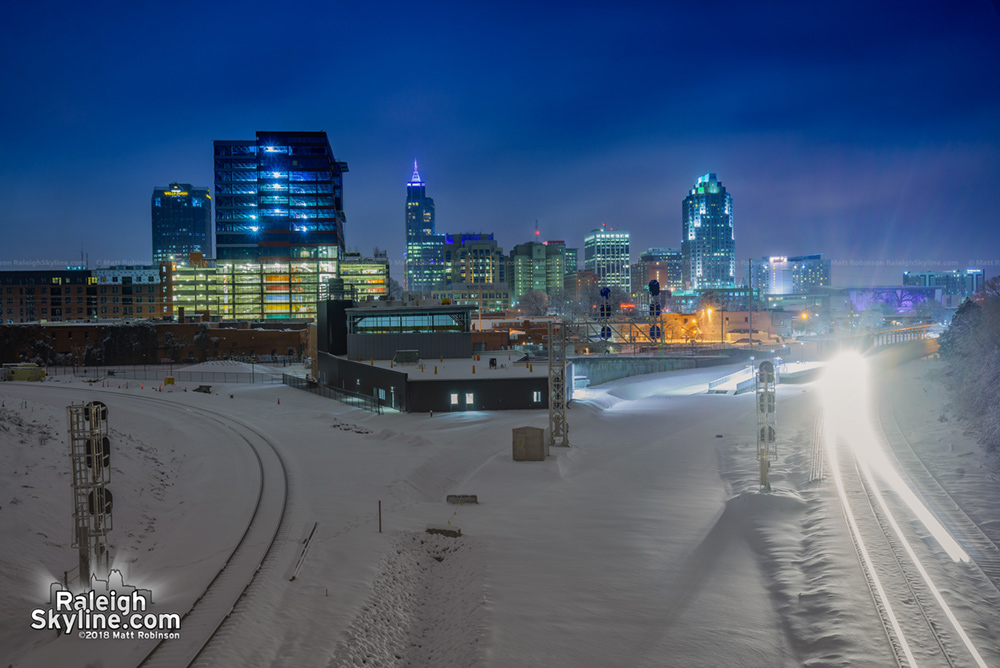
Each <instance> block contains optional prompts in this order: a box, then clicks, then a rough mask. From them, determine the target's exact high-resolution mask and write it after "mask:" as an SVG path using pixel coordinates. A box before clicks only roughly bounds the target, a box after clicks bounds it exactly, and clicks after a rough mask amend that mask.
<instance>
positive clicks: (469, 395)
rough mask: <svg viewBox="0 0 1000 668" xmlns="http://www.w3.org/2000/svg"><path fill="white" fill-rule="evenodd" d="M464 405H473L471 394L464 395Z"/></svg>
mask: <svg viewBox="0 0 1000 668" xmlns="http://www.w3.org/2000/svg"><path fill="white" fill-rule="evenodd" d="M465 403H466V404H467V405H468V404H471V403H473V398H472V392H466V393H465Z"/></svg>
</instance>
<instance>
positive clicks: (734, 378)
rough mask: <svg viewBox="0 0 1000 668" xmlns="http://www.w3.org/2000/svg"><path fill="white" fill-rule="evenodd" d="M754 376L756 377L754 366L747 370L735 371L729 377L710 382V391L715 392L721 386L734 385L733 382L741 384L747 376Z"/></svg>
mask: <svg viewBox="0 0 1000 668" xmlns="http://www.w3.org/2000/svg"><path fill="white" fill-rule="evenodd" d="M753 375H754V370H753V367H752V366H751V367H748V368H745V369H740V370H739V371H734V372H733V373H731V374H729V375H728V376H723V377H722V378H718V379H716V380H713V381H711V382H709V384H708V389H710V390H714V389H715V388H717V387H718V386H720V385H725V384H727V383H732V382H736V383H739V382H740V381H741V380H743V379H745V378H746V377H747V376H750V377H753Z"/></svg>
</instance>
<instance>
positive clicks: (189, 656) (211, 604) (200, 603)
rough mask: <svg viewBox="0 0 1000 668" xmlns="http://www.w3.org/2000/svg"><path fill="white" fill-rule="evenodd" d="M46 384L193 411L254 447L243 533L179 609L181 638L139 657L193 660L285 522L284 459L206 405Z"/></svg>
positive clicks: (162, 661) (145, 665) (247, 428)
mask: <svg viewBox="0 0 1000 668" xmlns="http://www.w3.org/2000/svg"><path fill="white" fill-rule="evenodd" d="M45 389H46V391H47V393H48V392H51V391H52V390H56V391H65V392H73V393H79V392H81V391H85V392H88V393H90V394H93V393H96V392H100V393H102V394H103V393H108V394H112V395H113V396H115V397H123V398H125V399H127V400H130V401H145V402H153V403H156V404H158V405H167V406H170V407H172V408H174V409H178V410H182V411H190V412H192V413H197V414H200V415H203V416H205V417H207V418H208V419H210V420H213V421H215V422H217V423H219V424H220V425H222V426H223V427H225V428H227V429H229V430H231V431H232V432H233V433H234V434H235V435H236V436H237V437H238V438H239V439H240V440H241V441H243V442H244V443H246V445H247V447H249V448H250V450H251V451H252V452H253V453H254V457H255V459H256V462H257V471H258V474H259V476H258V490H257V498H256V502H255V505H254V510H253V513H252V515H251V517H250V519H249V521H248V522H247V526H246V528H245V530H244V531H243V534H242V535H241V537H240V539H239V541H238V542H237V543H236V545H235V546H234V547H233V549H232V551H231V552H230V553H229V555H228V557H227V558H226V561H225V563H224V564H223V565H222V567H221V568H220V569H219V571H218V572H217V573H216V574H215V576H214V577H213V578H212V580H211V581H210V582H209V583H208V584H207V585H206V586H205V589H204V590H203V591H202V592H201V594H200V595H199V596H198V598H197V599H195V601H194V603H192V605H191V607H190V608H189V609H188V610H187V612H185V613H183V614H182V615H181V631H180V638H175V639H171V640H160V641H158V642H157V643H156V645H154V646H153V647H152V649H150V650H149V651H148V653H147V654H146V655H145V657H143V658H142V659H141V660H140V661H139V663H138V666H139V667H140V668H157V667H160V666H165V667H167V668H177V667H181V666H183V667H188V666H191V665H193V664H194V663H195V662H196V661H197V660H198V658H199V656H201V654H202V653H203V652H204V651H205V649H206V648H207V647H208V645H209V643H211V641H212V639H213V638H215V636H216V635H217V634H218V632H219V630H220V629H221V628H222V627H223V625H224V624H225V622H226V620H227V619H228V618H229V616H230V614H231V613H232V612H233V610H234V609H235V607H236V606H237V605H238V604H239V602H240V601H241V600H242V599H243V597H244V596H245V595H246V593H247V591H248V590H249V588H250V586H251V584H252V583H253V581H254V579H255V577H256V575H257V573H258V571H259V570H260V568H261V566H262V565H263V564H264V561H265V560H266V559H267V557H268V555H269V554H271V551H272V548H274V546H275V542H276V540H277V537H278V535H279V533H280V532H281V530H282V528H283V527H284V525H285V519H286V511H287V508H288V471H287V468H286V466H285V461H284V459H283V458H282V457H281V454H280V453H279V452H278V449H277V447H276V446H275V444H274V443H273V441H271V440H270V439H269V438H268V437H266V436H265V435H263V434H262V433H261V432H260V431H258V430H257V429H255V428H254V427H252V426H251V425H249V424H247V423H246V422H243V421H242V420H239V419H237V418H233V417H230V416H227V415H224V414H223V413H220V412H217V411H213V410H210V409H207V408H202V407H199V406H188V405H185V404H178V403H175V402H172V401H168V400H165V399H159V398H156V397H146V396H141V395H134V394H124V393H119V392H113V391H110V390H100V389H98V388H88V389H86V390H78V389H75V388H45ZM275 471H280V474H279V475H275V474H274V472H275Z"/></svg>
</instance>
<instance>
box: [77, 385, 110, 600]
mask: <svg viewBox="0 0 1000 668" xmlns="http://www.w3.org/2000/svg"><path fill="white" fill-rule="evenodd" d="M66 414H67V417H68V421H69V459H70V467H71V468H72V470H73V477H72V485H73V547H78V548H79V550H80V583H81V585H83V586H84V587H87V586H89V585H90V576H91V574H92V572H93V571H92V570H91V565H92V564H93V565H95V566H96V565H98V564H100V563H101V562H102V561H103V562H104V566H105V568H107V567H108V545H107V535H108V531H110V530H111V528H112V516H111V506H112V501H111V490H109V489H108V487H107V486H108V483H110V482H111V441H110V439H109V438H108V407H107V406H105V405H104V404H103V403H101V402H99V401H91V402H90V403H88V404H82V403H81V404H71V405H69V406H67V407H66ZM92 559H93V562H92V561H91V560H92Z"/></svg>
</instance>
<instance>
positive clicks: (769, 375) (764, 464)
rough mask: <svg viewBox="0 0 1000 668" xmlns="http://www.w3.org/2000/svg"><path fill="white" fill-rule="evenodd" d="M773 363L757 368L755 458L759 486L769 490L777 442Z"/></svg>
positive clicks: (766, 363) (765, 362) (762, 364)
mask: <svg viewBox="0 0 1000 668" xmlns="http://www.w3.org/2000/svg"><path fill="white" fill-rule="evenodd" d="M774 385H775V375H774V364H772V363H771V362H768V361H766V360H765V361H763V362H761V363H760V367H759V368H758V370H757V383H756V394H755V396H756V398H757V460H758V461H759V462H760V486H761V487H763V488H764V489H766V490H768V491H770V489H771V481H770V479H769V478H768V474H769V473H770V471H771V460H772V459H775V460H776V459H777V458H778V444H777V443H776V442H775V433H774V409H775V399H774Z"/></svg>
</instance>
